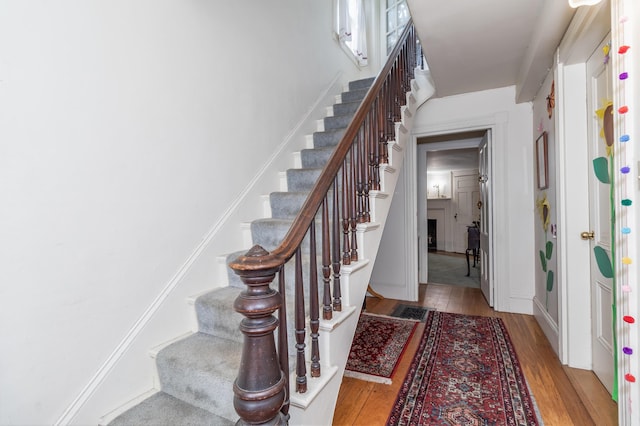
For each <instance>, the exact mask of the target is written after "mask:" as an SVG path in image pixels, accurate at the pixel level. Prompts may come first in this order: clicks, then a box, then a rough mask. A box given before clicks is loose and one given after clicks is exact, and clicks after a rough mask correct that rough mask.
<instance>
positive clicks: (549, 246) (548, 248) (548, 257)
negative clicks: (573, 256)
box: [545, 241, 553, 260]
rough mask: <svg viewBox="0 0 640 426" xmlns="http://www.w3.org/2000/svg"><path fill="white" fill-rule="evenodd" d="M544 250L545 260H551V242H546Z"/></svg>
mask: <svg viewBox="0 0 640 426" xmlns="http://www.w3.org/2000/svg"><path fill="white" fill-rule="evenodd" d="M545 248H546V250H547V260H551V255H552V254H553V241H547V246H546V247H545Z"/></svg>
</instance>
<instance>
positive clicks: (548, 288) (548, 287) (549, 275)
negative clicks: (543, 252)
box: [547, 271, 553, 291]
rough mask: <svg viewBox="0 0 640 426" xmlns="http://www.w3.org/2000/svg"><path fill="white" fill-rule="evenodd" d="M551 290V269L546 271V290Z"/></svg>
mask: <svg viewBox="0 0 640 426" xmlns="http://www.w3.org/2000/svg"><path fill="white" fill-rule="evenodd" d="M551 290H553V271H549V272H547V291H551Z"/></svg>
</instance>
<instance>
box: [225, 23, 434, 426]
mask: <svg viewBox="0 0 640 426" xmlns="http://www.w3.org/2000/svg"><path fill="white" fill-rule="evenodd" d="M421 56H422V54H421V49H420V46H419V44H417V37H416V33H415V29H414V26H413V22H412V21H409V22H408V23H407V26H406V28H405V29H404V31H403V33H402V36H401V37H400V39H399V41H398V43H397V44H396V46H395V48H394V49H393V51H392V52H391V54H390V55H389V58H388V60H387V62H386V64H385V66H384V67H383V68H382V70H381V71H380V73H379V74H378V76H377V77H376V79H375V81H374V82H373V84H372V85H371V87H370V89H369V91H368V92H367V94H366V96H365V98H364V100H363V101H362V103H361V104H360V107H359V108H358V109H357V110H356V112H355V115H354V117H353V120H352V121H351V124H350V125H349V126H348V127H347V129H346V130H345V134H344V137H343V138H342V139H341V141H340V143H339V144H338V145H337V147H336V148H335V151H334V152H333V154H332V156H331V158H330V159H329V161H328V163H327V164H326V166H325V168H324V170H323V171H322V173H321V174H320V176H319V178H318V180H317V181H316V183H315V186H314V187H313V189H312V191H311V192H310V194H309V196H308V197H307V199H306V201H305V202H304V204H303V206H302V208H301V209H300V211H299V213H298V215H297V216H296V218H295V220H294V222H293V224H292V225H291V228H290V229H289V231H288V233H287V234H286V236H285V237H284V239H283V241H282V243H281V244H280V245H279V246H278V247H277V248H276V249H275V250H273V251H272V252H271V253H269V252H267V251H266V250H264V249H263V248H262V247H260V246H258V245H256V246H254V247H253V248H251V249H250V250H249V251H248V252H247V253H246V254H244V255H242V256H240V257H238V258H237V259H236V260H235V261H233V262H232V263H231V265H230V266H231V268H232V269H233V270H234V271H235V273H236V274H237V275H239V276H240V278H241V279H242V281H243V282H244V283H245V284H246V286H247V289H246V290H245V291H243V292H242V293H241V294H240V296H238V298H237V299H236V301H235V303H234V308H235V310H236V311H237V312H239V313H240V314H242V315H244V317H245V318H244V319H243V320H242V322H241V324H240V330H241V331H242V333H243V334H244V344H243V349H242V357H241V361H240V369H239V372H238V377H237V378H236V381H235V383H234V389H233V391H234V407H235V409H236V412H237V413H238V415H239V416H240V421H239V423H240V424H252V425H256V424H270V425H276V424H286V423H287V422H288V417H289V415H288V412H289V395H290V390H289V354H288V341H287V331H286V330H287V315H286V300H285V297H286V291H285V286H286V280H285V264H286V263H287V262H289V260H290V259H291V258H294V261H295V293H294V294H295V297H294V299H295V300H294V306H295V316H294V318H295V324H294V327H295V342H296V344H295V348H296V354H295V355H296V369H295V371H296V381H295V382H296V383H295V391H296V392H300V393H304V392H306V390H307V372H306V360H305V346H306V345H305V339H306V324H305V318H306V313H305V298H304V291H305V286H304V283H303V260H302V258H303V254H302V247H303V246H304V247H306V246H307V245H308V249H309V266H308V267H309V281H310V282H309V286H308V289H309V292H310V295H309V317H310V327H309V328H310V331H311V350H310V356H311V360H310V361H311V363H310V369H311V376H312V377H319V376H320V374H321V371H320V355H319V354H320V350H319V345H318V328H319V316H320V301H319V295H318V294H319V286H318V275H319V274H318V265H317V259H318V258H320V260H321V262H322V267H321V272H322V274H321V275H322V289H323V299H322V318H323V319H325V320H329V319H331V318H332V315H333V311H341V310H342V297H341V293H340V266H341V265H349V264H350V263H351V262H353V261H357V260H358V247H357V238H356V232H357V225H358V224H360V223H366V222H369V221H370V220H371V214H370V210H369V209H370V205H369V194H370V192H371V191H376V190H380V164H385V163H388V160H389V157H388V151H387V144H388V142H389V141H391V140H393V138H394V137H395V123H396V122H398V121H399V120H400V118H401V117H400V113H401V107H402V106H403V105H405V103H406V93H407V92H408V91H409V90H410V85H411V80H412V79H413V76H414V75H413V73H414V69H415V67H416V65H422V60H421ZM318 220H319V221H320V222H321V225H320V242H318V241H317V236H316V221H318ZM317 247H319V249H320V251H321V253H320V255H319V256H318V254H317V253H316V250H317ZM276 275H278V289H277V290H275V289H273V288H271V287H270V284H271V282H272V281H273V280H274V279H275V277H276ZM331 284H333V286H331ZM276 311H278V319H276V317H274V315H273V314H274V313H275V312H276ZM276 329H278V344H277V349H276V343H275V338H274V332H275V331H276Z"/></svg>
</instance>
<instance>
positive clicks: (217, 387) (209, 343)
mask: <svg viewBox="0 0 640 426" xmlns="http://www.w3.org/2000/svg"><path fill="white" fill-rule="evenodd" d="M241 354H242V344H241V343H238V342H234V341H232V340H227V339H222V338H220V337H214V336H210V335H208V334H205V333H194V334H192V335H190V336H189V337H186V338H184V339H181V340H179V341H177V342H175V343H173V344H171V345H169V346H167V347H165V348H163V349H162V350H160V352H158V355H157V357H156V364H157V366H158V375H159V377H160V385H161V388H162V390H163V391H164V392H166V393H168V394H169V395H172V396H174V397H176V398H179V399H181V400H183V401H186V402H187V403H189V404H192V405H195V406H196V407H199V408H202V409H205V410H208V411H211V412H213V413H216V414H218V415H220V416H222V417H225V418H228V419H233V418H236V417H237V414H236V412H235V410H234V408H233V393H232V392H230V390H231V389H233V382H234V380H235V378H236V375H237V373H238V369H239V367H240V357H241Z"/></svg>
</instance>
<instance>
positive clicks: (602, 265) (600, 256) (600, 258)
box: [593, 246, 613, 278]
mask: <svg viewBox="0 0 640 426" xmlns="http://www.w3.org/2000/svg"><path fill="white" fill-rule="evenodd" d="M593 254H594V256H595V257H596V262H597V263H598V269H600V273H601V274H602V276H603V277H605V278H613V267H612V266H611V259H609V255H608V254H607V252H606V251H604V249H603V248H602V247H600V246H595V247H594V248H593Z"/></svg>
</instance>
